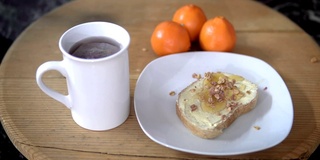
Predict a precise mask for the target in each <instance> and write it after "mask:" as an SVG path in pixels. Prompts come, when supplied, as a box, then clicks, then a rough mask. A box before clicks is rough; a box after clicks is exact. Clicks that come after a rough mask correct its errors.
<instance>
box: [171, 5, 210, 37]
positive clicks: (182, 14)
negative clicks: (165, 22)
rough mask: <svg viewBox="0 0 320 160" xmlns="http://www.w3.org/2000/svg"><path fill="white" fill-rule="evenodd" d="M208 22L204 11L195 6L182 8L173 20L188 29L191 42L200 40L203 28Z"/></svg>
mask: <svg viewBox="0 0 320 160" xmlns="http://www.w3.org/2000/svg"><path fill="white" fill-rule="evenodd" d="M206 20H207V17H206V15H205V13H204V12H203V10H202V9H201V8H200V7H198V6H196V5H194V4H188V5H185V6H182V7H181V8H179V9H178V10H177V11H176V12H175V13H174V15H173V18H172V21H174V22H177V23H179V24H181V25H183V26H184V27H186V28H187V30H188V33H189V36H190V39H191V41H195V40H198V39H199V34H200V31H201V27H202V25H203V24H204V23H205V22H206Z"/></svg>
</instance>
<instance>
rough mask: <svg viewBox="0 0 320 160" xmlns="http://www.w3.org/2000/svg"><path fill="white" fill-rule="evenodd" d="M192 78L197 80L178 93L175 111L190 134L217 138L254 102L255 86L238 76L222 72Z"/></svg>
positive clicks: (256, 89) (254, 103) (252, 106)
mask: <svg viewBox="0 0 320 160" xmlns="http://www.w3.org/2000/svg"><path fill="white" fill-rule="evenodd" d="M193 76H195V77H197V79H198V80H197V81H195V82H193V83H192V84H191V85H189V86H187V87H186V88H185V89H184V90H182V91H181V92H180V93H179V96H178V99H177V104H176V112H177V115H178V117H179V118H180V120H181V121H182V123H183V124H184V125H185V126H186V127H187V128H188V129H189V130H191V132H192V133H193V134H194V135H197V136H199V137H202V138H207V139H210V138H214V137H217V136H219V135H220V134H222V133H223V130H224V129H225V128H227V127H229V126H230V125H231V124H232V123H233V121H235V120H236V119H237V118H238V117H239V116H241V115H242V114H244V113H247V112H249V111H251V110H252V109H253V108H254V107H255V105H256V103H257V99H258V87H257V85H256V84H254V83H252V82H250V81H248V80H246V79H245V78H243V77H241V76H238V75H234V74H229V73H222V72H207V73H205V75H204V77H201V75H193Z"/></svg>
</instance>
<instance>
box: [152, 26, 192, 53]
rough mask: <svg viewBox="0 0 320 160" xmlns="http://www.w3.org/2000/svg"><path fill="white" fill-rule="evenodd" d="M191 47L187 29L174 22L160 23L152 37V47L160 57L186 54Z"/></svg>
mask: <svg viewBox="0 0 320 160" xmlns="http://www.w3.org/2000/svg"><path fill="white" fill-rule="evenodd" d="M190 46H191V42H190V38H189V34H188V31H187V30H186V28H184V27H183V26H181V25H180V24H178V23H176V22H173V21H164V22H161V23H159V24H158V25H157V26H156V28H155V29H154V31H153V33H152V35H151V47H152V49H153V51H154V52H155V53H156V54H157V55H159V56H164V55H168V54H173V53H178V52H185V51H188V50H189V49H190Z"/></svg>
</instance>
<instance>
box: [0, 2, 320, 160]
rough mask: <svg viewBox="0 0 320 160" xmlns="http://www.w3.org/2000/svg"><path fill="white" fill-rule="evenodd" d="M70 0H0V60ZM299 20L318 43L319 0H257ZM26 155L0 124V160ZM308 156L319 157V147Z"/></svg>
mask: <svg viewBox="0 0 320 160" xmlns="http://www.w3.org/2000/svg"><path fill="white" fill-rule="evenodd" d="M70 1H71V0H0V60H2V58H3V56H4V55H5V53H6V52H7V50H8V48H9V47H10V45H11V44H12V43H13V41H14V40H15V39H16V38H17V37H18V36H19V35H20V33H21V32H22V31H23V30H24V29H25V28H26V27H28V26H29V25H30V24H31V23H32V22H33V21H35V20H37V19H38V18H39V17H41V16H42V15H43V14H46V13H47V12H49V11H51V10H52V9H54V8H56V7H58V6H61V5H63V4H64V3H67V2H70ZM257 1H259V2H261V3H263V4H265V5H267V6H269V7H271V8H272V9H274V10H276V11H278V12H280V13H282V14H284V15H285V16H287V17H288V18H289V19H291V20H292V21H293V22H295V23H296V24H298V25H299V26H300V27H301V28H302V29H303V30H304V31H306V32H307V33H308V34H309V35H310V36H312V37H313V38H314V40H315V41H316V42H317V43H318V44H319V45H320V0H257ZM24 159H26V158H25V157H24V156H23V155H22V154H20V153H19V151H18V150H17V149H16V148H15V147H14V146H13V145H12V143H11V141H10V140H9V138H8V136H7V135H6V133H5V131H4V129H3V128H2V125H0V160H24ZM309 159H318V160H319V159H320V149H319V147H318V149H317V150H316V151H315V152H314V153H313V154H312V155H311V157H310V158H309Z"/></svg>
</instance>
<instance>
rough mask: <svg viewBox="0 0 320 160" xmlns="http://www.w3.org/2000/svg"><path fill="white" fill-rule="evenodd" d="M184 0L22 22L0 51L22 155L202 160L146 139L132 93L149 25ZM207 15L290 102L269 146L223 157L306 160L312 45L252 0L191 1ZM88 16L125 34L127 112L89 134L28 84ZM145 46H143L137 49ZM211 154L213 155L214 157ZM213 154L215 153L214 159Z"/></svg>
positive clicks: (313, 109)
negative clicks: (116, 123) (225, 24)
mask: <svg viewBox="0 0 320 160" xmlns="http://www.w3.org/2000/svg"><path fill="white" fill-rule="evenodd" d="M186 3H187V2H186V1H183V0H177V1H162V0H153V1H149V0H134V1H131V0H127V1H111V0H109V1H106V0H90V1H87V0H77V1H72V2H70V3H68V4H66V5H64V6H62V7H60V8H57V9H56V10H54V11H52V12H50V13H49V14H47V15H45V16H43V17H42V18H40V19H39V20H37V21H36V22H34V23H33V24H32V25H31V26H29V27H28V28H27V29H26V30H25V31H24V32H23V33H22V34H21V36H20V37H19V38H18V39H17V40H16V41H15V42H14V44H13V45H12V47H11V48H10V49H9V51H8V53H7V54H6V56H5V58H4V60H3V62H2V65H1V70H0V81H1V86H0V87H1V88H0V97H1V99H0V104H1V105H0V118H1V123H2V124H3V126H4V128H5V130H6V132H7V134H8V135H9V137H10V139H11V141H12V142H13V144H14V145H15V146H16V147H17V148H18V149H19V151H21V152H22V153H23V154H24V155H25V156H26V157H27V158H28V159H77V160H79V159H109V158H110V159H155V158H161V159H162V158H168V159H180V158H181V159H188V158H191V159H194V158H196V159H198V158H201V159H209V158H212V157H211V156H201V155H195V154H189V153H183V152H180V151H175V150H172V149H169V148H166V147H164V146H161V145H159V144H157V143H155V142H153V141H152V140H151V139H149V138H148V137H147V136H146V135H145V134H144V133H143V131H142V130H141V129H140V126H139V124H138V122H137V119H136V116H135V112H134V106H133V96H134V95H133V93H134V88H135V83H136V81H137V78H138V76H139V75H140V73H141V71H142V70H143V68H144V67H145V66H146V65H147V64H148V63H149V62H150V61H152V60H154V59H156V58H157V56H156V55H155V54H154V53H153V51H152V49H151V46H150V43H149V39H150V36H151V33H152V31H153V29H154V27H155V26H156V25H157V24H158V23H159V22H161V21H164V20H169V19H171V17H172V15H173V13H174V11H175V10H176V9H177V8H178V7H180V6H182V5H184V4H186ZM193 3H195V4H197V5H199V6H200V7H202V8H203V10H204V11H205V13H206V15H207V17H209V18H211V17H214V16H217V15H223V16H225V17H227V18H228V19H229V20H230V21H231V22H232V23H233V24H234V26H235V29H236V32H237V37H238V41H237V45H236V48H235V49H234V50H233V52H236V53H239V54H244V55H249V56H254V57H257V58H260V59H262V60H264V61H266V62H267V63H269V64H270V65H272V66H273V67H274V68H275V69H276V70H277V71H278V72H279V74H280V75H281V76H282V78H283V79H284V81H285V82H286V84H287V86H288V88H289V91H290V93H291V96H292V99H293V104H294V115H295V116H294V123H293V127H292V130H291V132H290V134H289V136H288V137H287V138H286V139H285V140H284V141H283V142H282V143H280V144H279V145H277V146H275V147H272V148H270V149H267V150H264V151H260V152H256V153H251V154H244V155H237V156H228V157H223V158H228V159H233V158H236V159H249V158H254V159H265V158H272V159H280V158H285V159H291V158H301V159H306V158H307V157H309V156H310V154H311V153H312V152H313V151H314V150H315V149H316V147H317V146H318V145H319V142H320V116H319V114H320V96H319V95H320V87H319V86H320V63H319V62H318V63H311V62H310V60H311V58H312V57H317V58H318V59H319V58H320V49H319V46H318V45H317V44H316V43H315V42H314V41H313V40H312V38H311V37H310V36H309V35H307V34H306V33H305V32H304V31H303V30H302V29H301V28H299V27H298V26H297V25H295V24H294V23H292V22H291V21H290V20H288V19H287V18H286V17H284V16H283V15H281V14H279V13H277V12H275V11H273V10H271V9H270V8H267V7H266V6H264V5H262V4H259V3H257V2H254V1H248V0H241V1H240V0H237V1H225V0H194V2H193ZM88 21H109V22H113V23H117V24H119V25H121V26H123V27H124V28H126V29H127V30H128V31H129V33H130V35H131V38H132V39H131V45H130V48H129V52H130V82H131V113H130V116H129V118H128V120H127V121H126V122H125V123H124V124H123V125H121V126H120V127H118V128H116V129H113V130H110V131H105V132H93V131H88V130H85V129H82V128H80V127H79V126H78V125H77V124H75V123H74V121H73V120H72V118H71V116H70V111H69V110H68V109H67V108H66V107H64V106H63V105H62V104H60V103H59V102H57V101H55V100H53V99H51V98H50V97H48V96H47V95H45V94H44V93H43V92H42V91H41V90H40V89H39V88H38V86H37V85H36V81H35V71H36V69H37V67H38V66H39V65H40V64H42V63H43V62H45V61H49V60H61V59H62V56H61V53H60V51H59V49H58V39H59V37H60V36H61V34H62V33H63V32H64V31H66V30H67V29H68V28H70V27H72V26H74V25H77V24H79V23H83V22H88ZM143 48H146V49H147V51H144V50H143ZM44 80H45V82H47V83H48V84H50V86H51V87H53V88H55V89H57V90H59V91H60V92H62V93H66V92H67V91H66V87H65V79H64V78H63V77H62V76H61V75H60V74H58V73H57V72H50V73H48V74H46V76H45V78H44ZM215 158H219V157H215ZM220 158H221V157H220Z"/></svg>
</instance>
